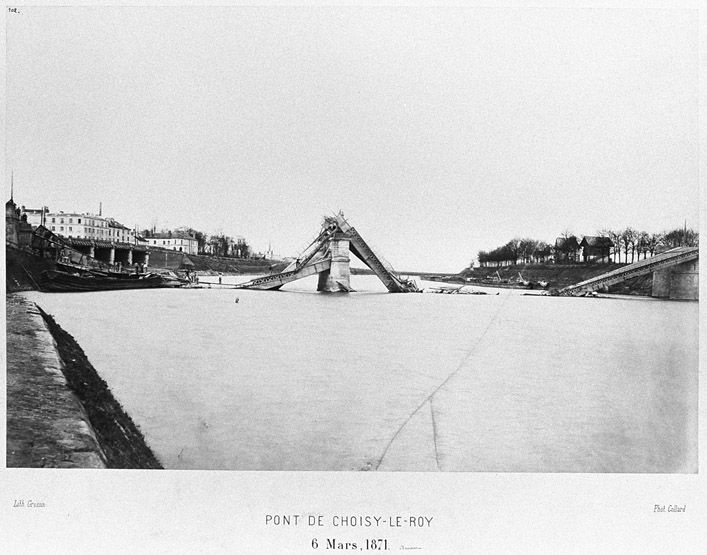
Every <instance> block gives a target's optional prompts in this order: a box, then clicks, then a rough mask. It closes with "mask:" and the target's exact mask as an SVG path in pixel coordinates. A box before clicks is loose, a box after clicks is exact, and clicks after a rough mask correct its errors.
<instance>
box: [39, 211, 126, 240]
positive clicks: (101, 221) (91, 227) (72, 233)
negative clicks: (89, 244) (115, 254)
mask: <svg viewBox="0 0 707 555" xmlns="http://www.w3.org/2000/svg"><path fill="white" fill-rule="evenodd" d="M34 217H35V219H36V216H34ZM44 222H45V223H44V226H45V227H46V228H48V229H50V230H52V231H53V232H54V233H56V234H57V235H61V236H63V237H68V238H70V239H89V240H93V241H108V242H111V243H128V244H134V243H135V242H136V241H135V230H132V229H129V228H128V227H126V226H124V225H123V224H121V223H120V222H118V221H116V220H114V219H113V218H106V217H105V216H96V215H95V214H89V213H83V214H80V213H78V212H49V213H47V214H45V216H44ZM37 225H39V224H37ZM35 227H36V226H35Z"/></svg>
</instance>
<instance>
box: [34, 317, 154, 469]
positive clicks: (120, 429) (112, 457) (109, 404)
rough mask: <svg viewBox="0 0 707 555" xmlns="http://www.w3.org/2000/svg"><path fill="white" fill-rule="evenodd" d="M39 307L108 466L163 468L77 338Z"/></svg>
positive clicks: (65, 372)
mask: <svg viewBox="0 0 707 555" xmlns="http://www.w3.org/2000/svg"><path fill="white" fill-rule="evenodd" d="M39 310H40V312H41V314H42V317H43V318H44V320H45V321H46V323H47V326H48V328H49V331H50V332H51V334H52V336H53V337H54V340H55V341H56V344H57V347H58V351H59V356H60V358H61V360H62V362H63V363H64V369H63V371H64V375H65V377H66V381H67V382H68V385H69V387H70V388H71V389H72V390H73V391H74V393H75V394H76V396H77V397H78V398H79V401H80V402H81V404H82V405H83V407H84V409H85V410H86V413H87V414H88V418H89V420H90V422H91V426H92V427H93V429H94V431H95V434H96V438H97V439H98V443H99V444H100V446H101V448H102V449H103V452H104V453H105V456H106V461H107V466H108V468H162V465H161V464H160V462H159V461H158V460H157V458H156V457H155V455H154V454H153V453H152V451H151V450H150V448H149V447H148V446H147V444H146V443H145V438H144V437H143V435H142V433H141V432H140V430H139V429H138V427H137V426H136V425H135V423H134V422H133V420H132V419H131V418H130V416H128V415H127V414H126V413H125V411H124V410H123V407H122V406H121V405H120V403H118V401H116V399H115V398H114V397H113V394H112V393H111V392H110V389H109V388H108V386H107V385H106V382H104V381H103V379H101V377H100V376H99V375H98V372H96V370H95V368H94V367H93V365H92V364H91V363H90V362H89V360H88V358H86V355H85V353H84V352H83V349H81V347H80V346H79V344H78V343H77V342H76V340H75V339H74V338H73V337H72V336H71V335H70V334H68V333H67V332H66V331H64V330H63V329H62V328H61V327H60V326H59V325H58V324H57V323H56V321H55V320H54V318H53V317H52V316H51V315H49V314H47V313H46V312H44V311H43V310H42V309H41V308H40V309H39Z"/></svg>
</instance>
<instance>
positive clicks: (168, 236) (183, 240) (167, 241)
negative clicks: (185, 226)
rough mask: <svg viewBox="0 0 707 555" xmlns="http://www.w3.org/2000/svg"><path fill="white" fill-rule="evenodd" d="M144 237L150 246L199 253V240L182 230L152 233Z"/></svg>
mask: <svg viewBox="0 0 707 555" xmlns="http://www.w3.org/2000/svg"><path fill="white" fill-rule="evenodd" d="M145 239H146V240H147V244H148V245H149V246H150V247H159V248H163V249H168V250H173V251H179V252H183V253H186V254H198V253H199V242H198V241H197V240H196V237H194V236H193V235H189V234H188V233H186V232H183V231H175V232H172V231H168V232H166V233H153V234H151V235H150V236H149V237H146V238H145Z"/></svg>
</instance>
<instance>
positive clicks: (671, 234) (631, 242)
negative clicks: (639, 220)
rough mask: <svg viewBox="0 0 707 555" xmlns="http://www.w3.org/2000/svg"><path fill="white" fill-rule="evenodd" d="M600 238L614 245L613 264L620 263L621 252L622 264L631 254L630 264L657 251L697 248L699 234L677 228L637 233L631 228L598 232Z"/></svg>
mask: <svg viewBox="0 0 707 555" xmlns="http://www.w3.org/2000/svg"><path fill="white" fill-rule="evenodd" d="M599 235H601V236H602V237H608V238H609V239H611V242H612V243H614V247H613V255H614V262H617V263H620V262H621V253H622V252H623V255H624V258H623V262H624V263H628V262H629V258H628V255H629V254H631V260H630V261H631V262H635V261H636V260H640V259H641V254H642V255H643V258H644V259H645V258H648V256H649V255H650V256H653V255H654V254H656V252H658V251H662V250H666V249H672V248H675V247H696V246H699V240H700V234H699V233H698V232H696V231H694V230H693V229H691V228H688V227H684V228H677V229H672V230H670V231H664V232H662V233H648V232H647V231H638V230H636V229H634V228H632V227H627V228H626V229H622V230H609V229H605V230H602V231H601V232H599Z"/></svg>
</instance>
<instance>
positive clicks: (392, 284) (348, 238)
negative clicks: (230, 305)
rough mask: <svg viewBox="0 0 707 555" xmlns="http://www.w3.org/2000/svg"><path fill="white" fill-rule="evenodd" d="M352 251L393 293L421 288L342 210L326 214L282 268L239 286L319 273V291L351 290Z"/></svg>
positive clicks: (270, 285)
mask: <svg viewBox="0 0 707 555" xmlns="http://www.w3.org/2000/svg"><path fill="white" fill-rule="evenodd" d="M349 253H353V254H354V256H356V257H357V258H358V259H359V260H361V262H363V263H364V264H365V265H366V266H368V267H369V268H370V269H371V270H372V271H373V273H374V274H375V275H376V276H377V277H378V279H380V280H381V281H382V282H383V284H384V285H385V286H386V288H387V289H388V291H390V292H391V293H413V292H417V291H419V289H418V287H417V285H416V284H415V283H413V282H412V281H410V280H407V279H403V278H401V277H400V276H399V275H398V274H397V273H396V272H395V270H393V267H392V266H391V265H390V264H389V263H388V262H386V261H385V259H384V258H383V257H381V256H380V255H378V254H377V253H376V252H375V251H374V250H373V248H372V247H371V246H370V245H369V244H368V243H366V241H364V240H363V237H361V235H360V234H359V233H358V231H356V229H355V228H354V227H353V226H351V225H350V224H349V223H348V222H347V221H346V219H345V218H344V214H343V213H342V212H339V213H338V214H336V215H335V216H332V217H326V218H324V222H323V223H322V229H321V231H320V232H319V234H318V235H317V237H316V238H315V239H314V241H312V242H311V243H310V245H309V246H308V247H307V248H306V249H304V251H302V253H300V255H299V256H298V257H297V260H295V261H294V262H292V263H291V264H290V265H289V266H287V267H286V268H285V269H284V270H283V271H282V272H280V273H278V274H272V275H269V276H264V277H260V278H256V279H253V280H251V281H248V282H246V283H241V284H239V285H237V286H236V287H237V288H238V289H266V290H275V289H279V288H280V287H282V286H283V285H285V284H286V283H290V282H292V281H295V280H298V279H302V278H305V277H308V276H311V275H314V274H319V282H318V285H317V291H325V292H349V291H351V285H350V276H351V271H350V267H349V262H350V256H349Z"/></svg>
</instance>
